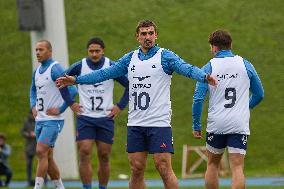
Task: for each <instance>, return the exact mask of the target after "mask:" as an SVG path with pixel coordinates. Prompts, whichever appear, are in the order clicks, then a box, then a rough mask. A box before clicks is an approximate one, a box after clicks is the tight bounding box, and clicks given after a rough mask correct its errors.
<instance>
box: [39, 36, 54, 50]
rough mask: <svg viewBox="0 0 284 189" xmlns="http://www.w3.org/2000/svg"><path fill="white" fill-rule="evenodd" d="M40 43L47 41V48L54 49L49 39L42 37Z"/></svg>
mask: <svg viewBox="0 0 284 189" xmlns="http://www.w3.org/2000/svg"><path fill="white" fill-rule="evenodd" d="M38 43H45V44H46V46H47V48H48V49H50V50H52V45H51V43H50V42H49V41H48V40H46V39H42V40H39V41H38Z"/></svg>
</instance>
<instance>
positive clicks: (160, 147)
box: [57, 20, 217, 189]
mask: <svg viewBox="0 0 284 189" xmlns="http://www.w3.org/2000/svg"><path fill="white" fill-rule="evenodd" d="M135 33H136V39H137V41H138V42H139V44H140V46H139V48H138V49H136V50H134V51H132V52H130V53H128V54H126V55H125V56H123V57H122V58H120V59H119V60H118V61H117V63H116V64H114V65H113V66H111V67H109V68H106V69H102V70H99V71H94V72H92V73H90V74H88V75H84V76H78V77H72V76H66V77H61V78H59V79H58V80H57V86H58V87H63V86H65V85H70V84H75V83H77V84H94V83H100V82H102V81H105V80H108V79H112V78H116V77H119V76H122V75H125V74H128V80H129V112H128V123H127V126H128V127H127V152H128V159H129V164H130V168H131V178H130V182H129V187H130V188H132V189H144V188H145V187H146V186H145V182H144V170H145V167H146V161H147V156H148V154H149V153H150V154H153V158H154V163H155V166H156V168H157V170H158V172H159V174H160V176H161V178H162V179H163V182H164V186H165V188H166V189H177V188H178V180H177V178H176V176H175V174H174V172H173V169H172V165H171V154H173V153H174V149H173V138H172V129H171V124H170V121H171V111H172V110H171V100H170V85H171V78H172V74H173V72H176V73H178V74H180V75H183V76H185V77H188V78H192V79H195V80H198V81H200V82H206V83H207V82H209V83H210V84H212V85H214V86H215V85H216V84H217V82H216V80H215V79H214V78H213V77H211V76H210V75H207V74H206V73H205V72H204V71H202V70H200V69H199V68H197V67H195V66H192V65H190V64H187V63H186V62H185V61H184V60H182V59H181V58H180V57H179V56H177V55H176V54H175V53H173V52H172V51H170V50H167V49H164V48H161V47H159V46H158V45H156V44H155V42H156V39H157V37H158V32H157V26H156V25H155V23H154V22H152V21H150V20H144V21H141V22H139V23H138V25H137V27H136V32H135Z"/></svg>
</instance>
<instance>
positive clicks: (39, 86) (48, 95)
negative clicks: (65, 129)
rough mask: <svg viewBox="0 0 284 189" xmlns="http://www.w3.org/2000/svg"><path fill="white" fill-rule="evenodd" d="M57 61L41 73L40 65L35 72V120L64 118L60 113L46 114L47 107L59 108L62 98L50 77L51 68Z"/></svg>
mask: <svg viewBox="0 0 284 189" xmlns="http://www.w3.org/2000/svg"><path fill="white" fill-rule="evenodd" d="M56 64H58V62H53V63H51V65H50V66H49V67H48V68H47V70H46V71H45V72H43V73H40V71H39V70H40V68H41V66H42V65H40V66H39V67H38V68H37V70H36V72H35V87H36V110H37V117H36V118H35V120H36V121H48V120H64V117H63V115H62V114H59V115H58V116H49V115H47V114H46V110H47V109H48V108H60V106H61V105H62V104H63V102H64V100H63V98H62V96H61V94H60V92H59V90H58V88H57V87H56V85H55V82H54V81H53V80H52V77H51V69H52V67H53V66H54V65H56Z"/></svg>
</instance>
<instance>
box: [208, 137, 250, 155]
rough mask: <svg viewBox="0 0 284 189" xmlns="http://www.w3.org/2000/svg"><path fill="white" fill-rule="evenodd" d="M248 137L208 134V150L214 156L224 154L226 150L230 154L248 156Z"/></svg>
mask: <svg viewBox="0 0 284 189" xmlns="http://www.w3.org/2000/svg"><path fill="white" fill-rule="evenodd" d="M247 141H248V135H245V134H234V133H233V134H214V133H206V148H207V150H209V151H210V152H211V153H213V154H222V153H224V151H225V148H226V147H227V148H228V152H229V153H238V154H243V155H245V154H246V149H247Z"/></svg>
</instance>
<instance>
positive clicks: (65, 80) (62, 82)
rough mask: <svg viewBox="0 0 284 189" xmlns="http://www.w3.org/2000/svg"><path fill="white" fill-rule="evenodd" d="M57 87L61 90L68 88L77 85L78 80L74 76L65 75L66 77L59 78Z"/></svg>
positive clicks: (56, 82)
mask: <svg viewBox="0 0 284 189" xmlns="http://www.w3.org/2000/svg"><path fill="white" fill-rule="evenodd" d="M55 84H56V87H58V88H59V89H61V88H63V87H66V86H68V85H75V84H76V78H75V77H74V76H69V75H65V76H64V77H59V78H57V79H56V81H55Z"/></svg>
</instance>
